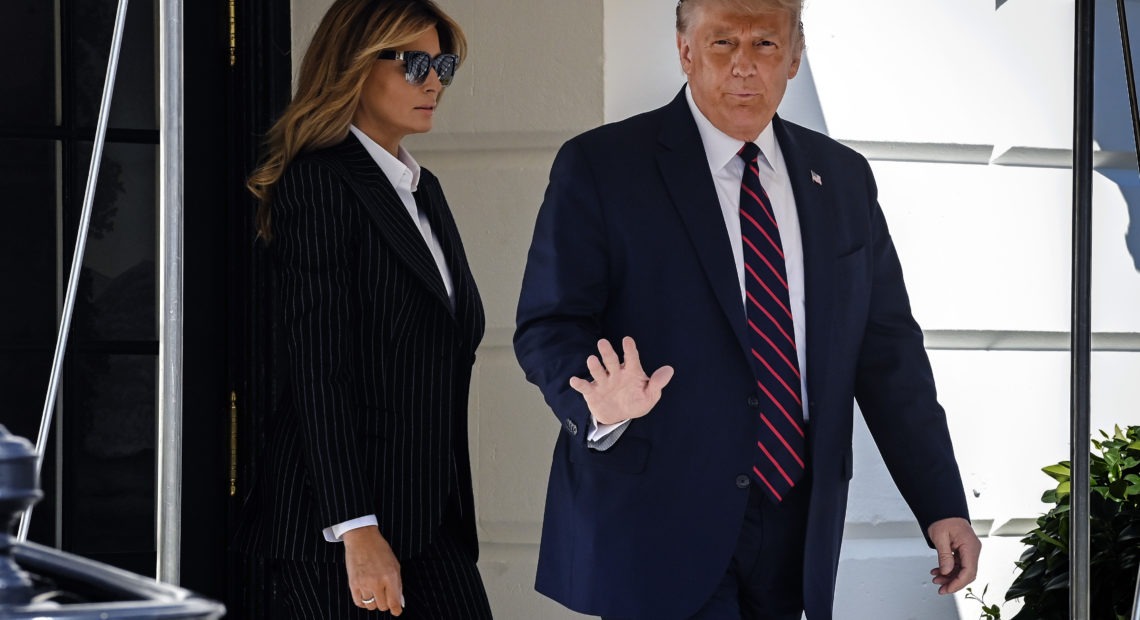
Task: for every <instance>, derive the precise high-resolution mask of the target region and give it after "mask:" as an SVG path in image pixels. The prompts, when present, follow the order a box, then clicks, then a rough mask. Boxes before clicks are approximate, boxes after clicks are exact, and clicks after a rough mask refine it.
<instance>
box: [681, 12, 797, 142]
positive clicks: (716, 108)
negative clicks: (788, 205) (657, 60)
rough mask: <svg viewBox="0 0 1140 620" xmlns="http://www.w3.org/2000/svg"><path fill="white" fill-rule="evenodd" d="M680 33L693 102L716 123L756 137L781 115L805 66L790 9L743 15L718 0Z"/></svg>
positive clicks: (740, 135) (748, 137)
mask: <svg viewBox="0 0 1140 620" xmlns="http://www.w3.org/2000/svg"><path fill="white" fill-rule="evenodd" d="M693 17H694V19H693V21H692V23H691V24H690V25H689V28H688V32H684V33H678V34H677V51H678V52H679V53H680V56H681V68H682V69H683V70H684V71H685V74H686V75H687V76H689V90H690V91H691V92H692V94H693V101H695V102H696V104H697V107H698V108H700V110H701V112H703V113H704V115H705V116H706V117H708V119H709V120H710V121H712V124H713V125H715V126H716V128H717V129H720V130H721V131H723V132H724V133H726V134H728V135H730V136H732V137H734V138H737V139H739V140H744V141H751V140H755V139H756V136H758V135H760V132H761V131H763V130H764V128H765V127H767V126H768V123H769V122H770V121H771V120H772V117H773V116H775V114H776V108H777V107H778V106H779V105H780V100H781V99H783V98H784V91H785V90H786V89H787V87H788V80H790V79H792V78H793V77H795V76H796V72H797V71H798V70H799V68H800V52H801V45H800V36H799V31H798V29H797V28H796V27H794V26H793V24H792V16H791V15H789V14H788V13H787V12H785V11H773V12H770V13H762V14H759V15H746V14H740V13H738V12H737V11H734V10H732V9H731V8H729V7H726V6H723V5H721V4H720V3H717V2H707V3H706V4H705V5H703V6H701V7H699V8H697V10H696V12H695V14H694V16H693Z"/></svg>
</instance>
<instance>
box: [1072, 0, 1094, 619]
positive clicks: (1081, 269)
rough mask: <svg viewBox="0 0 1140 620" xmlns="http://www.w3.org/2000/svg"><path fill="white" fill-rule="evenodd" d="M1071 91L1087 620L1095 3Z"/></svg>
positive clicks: (1080, 580) (1075, 477)
mask: <svg viewBox="0 0 1140 620" xmlns="http://www.w3.org/2000/svg"><path fill="white" fill-rule="evenodd" d="M1076 11H1077V13H1076V42H1075V47H1076V62H1075V72H1074V73H1075V75H1074V87H1073V97H1074V104H1073V273H1072V278H1073V316H1072V319H1073V324H1072V376H1071V378H1070V393H1071V403H1070V407H1071V414H1072V419H1071V421H1070V426H1069V430H1070V438H1069V442H1070V446H1069V449H1070V451H1071V461H1072V478H1071V484H1072V487H1071V494H1070V496H1069V501H1070V513H1069V515H1070V522H1069V618H1070V620H1089V441H1090V439H1091V430H1090V428H1089V363H1090V359H1091V357H1090V356H1091V343H1092V334H1091V324H1092V322H1091V318H1090V317H1091V306H1092V304H1091V300H1090V297H1091V294H1090V290H1091V288H1090V284H1091V280H1092V277H1091V273H1092V269H1091V264H1092V172H1093V169H1092V140H1093V42H1094V27H1095V23H1096V22H1095V18H1096V13H1095V0H1077V2H1076Z"/></svg>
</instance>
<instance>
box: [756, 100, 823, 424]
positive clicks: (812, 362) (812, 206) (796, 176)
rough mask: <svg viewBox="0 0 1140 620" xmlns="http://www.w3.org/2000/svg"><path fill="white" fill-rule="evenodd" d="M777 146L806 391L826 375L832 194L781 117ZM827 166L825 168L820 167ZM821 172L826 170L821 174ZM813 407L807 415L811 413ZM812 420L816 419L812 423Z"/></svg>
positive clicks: (776, 124)
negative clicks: (803, 332)
mask: <svg viewBox="0 0 1140 620" xmlns="http://www.w3.org/2000/svg"><path fill="white" fill-rule="evenodd" d="M772 123H773V129H774V130H775V132H776V139H777V140H779V142H780V151H781V152H782V153H783V155H784V163H785V164H786V165H787V167H788V178H789V179H790V181H791V184H792V194H793V195H795V197H796V212H797V214H798V216H799V220H800V238H801V240H802V242H803V250H804V306H805V310H806V314H807V317H806V322H807V359H808V364H807V368H808V371H807V372H808V395H809V396H810V395H811V394H813V393H815V392H816V390H818V389H822V386H825V385H826V381H827V365H828V362H829V361H830V357H829V356H828V346H827V345H828V343H829V342H831V326H832V323H833V321H832V320H831V313H832V311H833V307H832V306H833V304H834V295H833V291H834V284H835V282H834V280H835V265H834V262H835V259H834V256H833V253H834V251H835V245H834V228H833V227H834V225H835V224H834V222H835V221H836V218H835V217H834V214H832V213H831V210H832V200H833V198H832V196H831V194H830V192H828V191H827V190H826V189H825V187H824V185H823V184H822V183H817V182H816V181H814V180H813V178H812V175H813V174H817V173H818V172H820V171H822V170H823V166H822V164H821V163H820V162H815V163H813V162H812V156H811V154H810V153H808V152H807V150H806V149H805V148H804V147H803V145H801V144H798V143H797V140H796V139H795V137H794V136H793V134H792V132H791V131H790V130H789V128H788V126H787V125H786V124H785V123H784V121H783V120H781V119H780V117H778V116H777V117H776V118H774V119H773V120H772ZM824 172H826V171H824ZM824 176H826V174H825V175H824ZM816 413H818V412H816V411H811V412H810V413H809V415H811V416H812V417H813V418H814V417H815V415H816ZM811 426H815V425H811Z"/></svg>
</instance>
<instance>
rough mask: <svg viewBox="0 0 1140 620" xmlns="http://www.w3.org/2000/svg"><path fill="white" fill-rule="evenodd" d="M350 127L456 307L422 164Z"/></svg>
mask: <svg viewBox="0 0 1140 620" xmlns="http://www.w3.org/2000/svg"><path fill="white" fill-rule="evenodd" d="M348 130H349V131H351V132H352V134H353V135H354V136H356V137H357V138H358V139H359V140H360V143H361V144H363V145H364V149H365V150H366V151H368V154H369V155H371V156H372V159H373V160H375V161H376V165H377V166H380V170H382V171H383V172H384V176H385V177H387V178H388V181H389V182H390V183H391V184H392V187H393V188H395V190H396V195H398V196H399V197H400V201H401V202H403V203H404V208H406V209H407V210H408V217H410V218H412V222H413V223H414V224H415V225H416V227H417V228H418V229H419V231H420V234H422V235H423V237H424V243H426V244H427V247H428V250H430V251H431V255H432V258H434V259H435V264H436V267H438V268H439V275H440V277H441V278H443V286H444V288H445V289H447V296H448V298H449V299H451V304H452V306H453V307H454V305H455V289H454V285H453V284H452V281H451V270H450V269H448V268H447V261H446V260H444V258H443V247H442V246H441V245H440V244H439V238H437V237H436V236H435V232H433V231H432V229H431V224H430V223H429V222H428V218H427V214H425V213H423V212H421V211H420V210H419V208H418V207H417V206H416V198H415V196H414V195H413V193H414V192H415V191H416V189H418V188H419V184H420V165H419V164H418V163H416V160H415V159H414V158H413V157H412V155H411V153H408V152H407V151H406V150H404V147H403V146H401V147H400V148H399V150H398V151H397V154H398V157H393V156H392V154H391V153H389V152H388V151H387V150H385V149H384V147H382V146H380V145H379V144H376V141H375V140H373V139H372V138H369V137H368V135H367V134H365V133H364V132H363V131H361V130H360V129H358V128H357V127H356V125H349V127H348ZM378 524H379V522H378V521H377V520H376V515H374V514H371V515H365V516H363V517H357V518H355V519H350V520H348V521H345V522H343V523H337V524H336V525H333V526H331V527H326V528H325V529H324V530H323V532H324V535H325V540H327V541H329V542H340V541H341V539H342V537H343V536H344V533H345V532H347V531H349V530H354V529H356V528H359V527H365V526H369V525H378Z"/></svg>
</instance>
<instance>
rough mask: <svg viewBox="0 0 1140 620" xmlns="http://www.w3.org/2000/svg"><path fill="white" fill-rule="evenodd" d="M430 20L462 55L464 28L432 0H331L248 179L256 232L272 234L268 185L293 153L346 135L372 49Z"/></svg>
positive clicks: (413, 34)
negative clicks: (290, 96)
mask: <svg viewBox="0 0 1140 620" xmlns="http://www.w3.org/2000/svg"><path fill="white" fill-rule="evenodd" d="M432 28H435V29H436V31H437V32H438V33H439V43H440V48H441V49H442V50H443V51H444V52H450V53H453V54H457V55H458V56H459V60H460V62H462V60H463V59H464V57H466V55H467V39H466V37H464V35H463V30H462V29H461V28H460V27H459V24H457V23H455V20H453V19H451V17H449V16H448V15H447V14H446V13H444V12H443V10H442V9H440V8H439V7H438V6H436V4H435V2H433V1H432V0H336V2H334V3H333V5H332V6H331V7H329V10H328V12H327V13H325V16H324V18H323V19H321V23H320V25H319V26H318V27H317V31H316V33H314V34H313V40H312V42H311V43H309V48H308V50H306V52H305V59H304V60H303V61H302V62H301V73H300V76H299V77H298V80H297V92H296V94H294V95H293V100H292V101H291V102H290V103H289V105H288V106H287V107H286V108H285V111H284V112H282V114H281V117H280V118H279V119H277V122H276V123H274V124H273V127H272V128H270V130H269V134H268V135H267V136H266V140H265V155H264V158H263V159H262V161H261V165H260V166H258V167H257V169H256V170H254V171H253V174H252V175H250V177H249V180H248V181H247V182H246V187H247V188H249V191H250V192H252V193H253V195H254V196H255V197H256V198H257V200H258V208H257V232H258V235H259V236H261V238H262V239H264V240H265V241H269V240H270V238H271V237H272V228H271V219H270V213H269V205H270V202H272V200H273V186H274V185H276V184H277V181H278V180H280V179H281V175H282V174H284V172H285V168H286V167H288V165H289V163H290V162H291V161H293V158H294V157H296V156H297V155H298V154H299V153H301V152H303V151H308V150H313V149H319V148H324V147H328V146H332V145H334V144H337V143H339V142H340V141H341V140H344V138H345V136H346V135H348V126H349V125H350V124H351V123H352V117H353V114H354V113H355V112H356V107H357V103H358V101H359V99H360V92H361V90H362V89H363V87H364V82H365V80H366V79H367V78H368V74H369V72H370V71H371V70H372V63H373V62H374V61H375V59H376V54H377V52H379V51H380V50H383V49H392V48H398V47H400V46H401V45H406V44H407V43H409V42H411V41H414V40H415V39H416V38H418V37H419V36H420V35H422V34H423V33H424V32H427V31H428V30H430V29H432Z"/></svg>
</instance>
